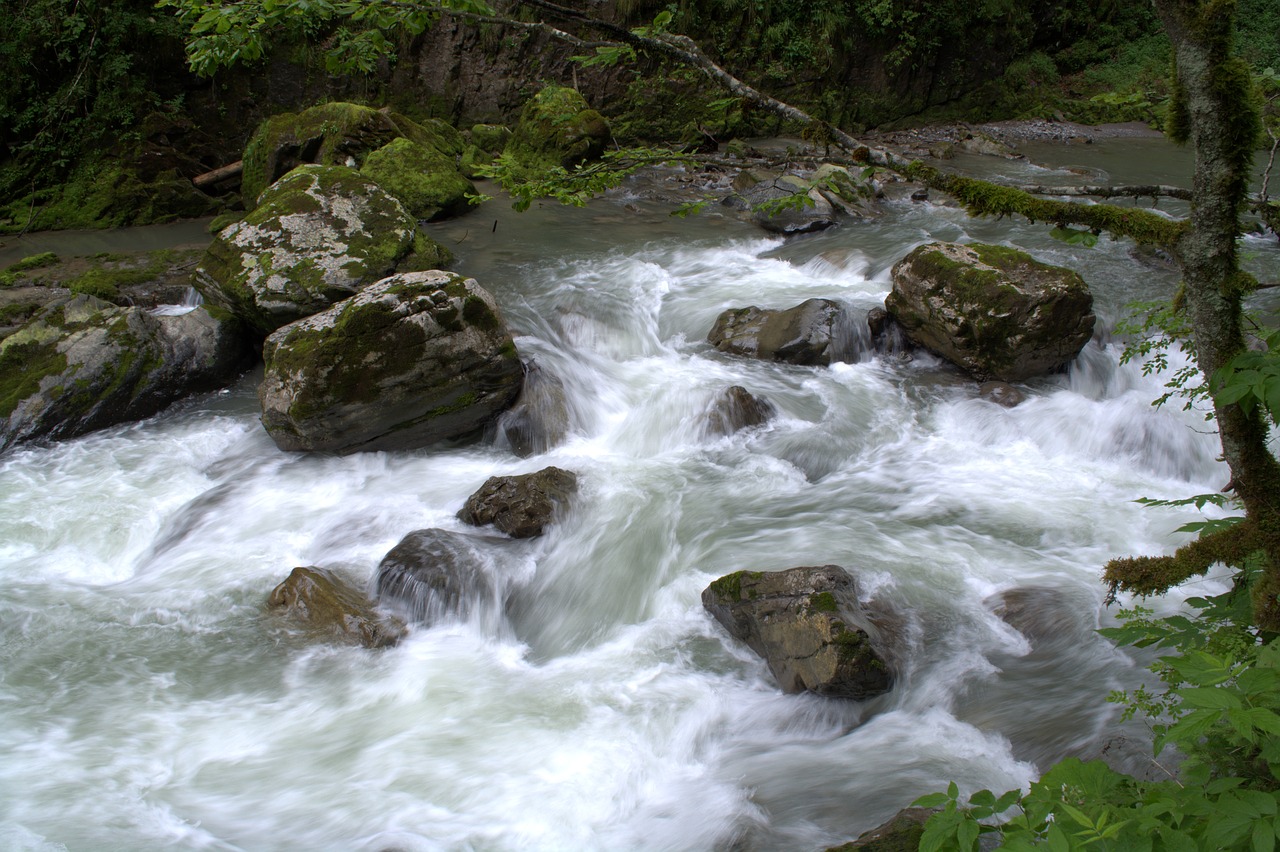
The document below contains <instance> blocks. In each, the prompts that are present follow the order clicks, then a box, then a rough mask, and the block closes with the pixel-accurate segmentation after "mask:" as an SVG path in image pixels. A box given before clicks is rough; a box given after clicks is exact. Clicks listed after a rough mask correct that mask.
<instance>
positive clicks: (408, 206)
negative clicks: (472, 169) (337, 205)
mask: <svg viewBox="0 0 1280 852" xmlns="http://www.w3.org/2000/svg"><path fill="white" fill-rule="evenodd" d="M360 173H361V174H362V175H364V176H366V177H368V178H370V179H371V180H374V181H376V182H377V184H378V185H379V186H381V187H382V188H383V189H385V190H386V191H387V192H389V193H391V194H392V195H393V196H395V197H396V198H397V199H399V200H400V203H401V204H403V205H404V207H405V210H407V211H409V215H410V216H413V217H414V218H415V219H424V220H428V221H433V220H436V219H445V218H448V217H450V216H458V215H461V214H462V213H465V212H467V210H468V209H469V207H470V202H468V200H467V196H469V195H475V194H476V188H475V185H474V184H472V183H471V181H469V180H467V179H466V178H465V177H463V176H462V173H461V172H460V171H458V164H457V161H456V160H455V159H454V158H452V157H446V156H444V155H443V154H441V153H439V152H438V151H436V150H434V149H431V148H427V147H425V146H423V145H420V144H418V143H417V142H414V141H413V140H412V139H407V138H405V137H403V136H402V137H400V138H399V139H393V140H391V141H390V142H388V143H387V144H386V145H384V146H382V147H381V148H379V149H378V150H376V151H374V152H372V153H371V154H369V156H368V157H367V158H366V159H365V161H364V165H363V166H361V167H360Z"/></svg>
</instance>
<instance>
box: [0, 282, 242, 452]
mask: <svg viewBox="0 0 1280 852" xmlns="http://www.w3.org/2000/svg"><path fill="white" fill-rule="evenodd" d="M215 313H216V312H210V311H208V310H206V309H204V308H195V309H193V310H191V311H187V312H185V313H182V314H175V315H168V316H164V315H157V314H154V313H151V312H149V311H147V310H144V309H142V308H122V307H117V306H116V305H112V304H110V303H108V302H104V301H102V300H101V299H97V298H95V297H93V296H88V295H78V296H71V297H67V298H65V299H62V300H60V301H57V302H54V303H53V304H51V305H49V306H47V307H46V308H44V309H43V310H41V311H40V312H39V313H38V314H37V315H36V316H35V317H34V318H33V319H32V320H31V321H30V322H28V323H27V324H25V325H24V326H22V328H20V329H19V330H18V331H17V332H15V333H13V334H11V335H9V336H8V337H6V338H4V339H3V340H0V451H3V450H5V449H8V448H9V447H12V446H14V445H16V444H19V443H23V442H27V441H32V440H37V439H48V438H58V439H61V438H71V437H75V436H77V435H83V434H85V433H86V432H91V431H93V430H95V429H101V428H103V427H105V426H111V425H114V424H117V423H126V422H129V421H132V420H138V419H141V418H143V417H148V416H150V415H152V414H155V413H156V412H158V411H160V410H161V409H163V408H164V407H165V406H167V405H169V404H170V403H172V402H174V401H176V400H178V399H180V398H182V397H184V396H188V395H190V394H192V393H197V392H200V391H206V390H213V389H215V388H219V387H223V386H225V385H226V384H228V383H230V382H231V381H232V379H234V378H235V377H236V376H237V375H239V373H240V372H241V371H243V370H244V369H245V368H247V367H248V365H249V363H250V362H251V361H252V358H253V354H252V348H251V347H250V346H249V344H248V341H247V337H246V335H245V332H244V329H243V328H242V326H241V325H240V323H238V322H237V321H235V320H234V319H233V318H231V317H227V316H225V315H224V316H221V317H220V316H216V315H215Z"/></svg>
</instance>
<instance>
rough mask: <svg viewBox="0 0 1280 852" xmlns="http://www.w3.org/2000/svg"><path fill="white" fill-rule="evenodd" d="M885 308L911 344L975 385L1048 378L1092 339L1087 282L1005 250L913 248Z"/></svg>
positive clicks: (949, 245) (945, 245)
mask: <svg viewBox="0 0 1280 852" xmlns="http://www.w3.org/2000/svg"><path fill="white" fill-rule="evenodd" d="M885 308H886V309H888V311H889V313H890V314H892V315H893V317H894V319H896V320H897V321H898V323H899V325H901V326H902V328H903V330H904V331H905V332H906V334H907V336H908V337H909V338H911V340H912V342H914V343H916V344H917V345H919V346H923V347H925V348H926V349H929V350H931V351H932V352H934V353H935V354H937V355H939V356H941V357H943V358H945V359H946V360H948V361H950V362H952V363H953V364H955V365H956V366H958V367H960V368H962V369H964V370H966V371H967V372H969V373H971V374H972V375H973V376H975V377H976V378H978V379H979V380H987V379H999V380H1000V381H1004V382H1017V381H1022V380H1024V379H1028V378H1031V377H1033V376H1038V375H1042V374H1044V373H1048V372H1051V371H1053V370H1055V369H1057V368H1059V367H1062V366H1064V365H1065V364H1067V363H1068V362H1070V361H1071V360H1072V359H1073V358H1075V357H1076V355H1077V354H1079V352H1080V350H1081V349H1082V348H1084V345H1085V344H1086V343H1088V342H1089V338H1090V337H1092V335H1093V325H1094V315H1093V295H1092V294H1091V293H1090V292H1089V287H1088V286H1087V285H1086V284H1085V282H1084V279H1082V278H1081V277H1080V276H1079V275H1078V274H1077V273H1075V272H1073V271H1071V270H1069V269H1064V268H1062V267H1058V266H1049V265H1048V264H1044V263H1040V262H1039V261H1036V260H1034V259H1033V258H1031V256H1029V255H1027V254H1024V253H1023V252H1020V251H1017V250H1015V249H1010V248H1004V247H1002V246H988V245H981V244H974V245H959V244H956V243H930V244H928V245H923V246H920V247H919V248H916V249H915V250H913V251H912V252H911V253H910V254H908V255H907V256H906V257H905V258H903V259H902V260H901V261H899V262H898V263H897V264H896V265H895V266H894V267H893V290H892V292H890V294H889V296H888V298H886V299H885Z"/></svg>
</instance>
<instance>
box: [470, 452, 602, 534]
mask: <svg viewBox="0 0 1280 852" xmlns="http://www.w3.org/2000/svg"><path fill="white" fill-rule="evenodd" d="M577 490H578V477H577V475H576V474H574V473H573V472H571V471H567V470H561V469H560V468H558V467H547V468H543V469H542V470H539V471H537V472H535V473H526V474H521V475H519V476H491V477H489V478H488V479H487V480H485V483H484V485H482V486H480V488H479V490H477V491H476V492H475V493H474V494H472V495H471V496H470V497H468V498H467V502H466V504H464V505H463V507H462V510H461V511H460V512H458V519H459V520H460V521H462V522H463V523H466V524H471V525H472V526H477V527H482V526H485V525H487V524H493V525H494V526H495V527H496V528H498V529H499V530H501V531H502V532H504V533H506V534H507V535H509V536H511V537H512V538H533V537H534V536H539V535H542V533H543V531H544V530H545V529H546V528H547V526H548V525H549V524H551V523H552V522H553V521H554V520H555V519H556V516H557V515H558V514H559V513H560V512H562V511H564V510H565V509H566V508H567V507H568V504H569V498H570V497H571V496H572V495H573V494H575V493H577Z"/></svg>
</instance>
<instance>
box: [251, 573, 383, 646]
mask: <svg viewBox="0 0 1280 852" xmlns="http://www.w3.org/2000/svg"><path fill="white" fill-rule="evenodd" d="M267 603H268V604H269V605H270V606H271V607H272V609H275V610H277V611H279V612H281V613H282V614H284V615H286V616H288V617H289V618H291V619H293V620H294V621H295V622H297V623H299V624H301V625H302V626H303V627H305V628H307V629H308V630H310V631H313V632H316V633H321V634H324V635H329V636H336V637H338V638H340V639H342V640H345V641H348V642H357V643H359V644H361V645H364V646H365V647H366V648H385V647H387V646H390V645H394V644H396V643H397V642H399V641H400V639H401V638H402V637H403V636H404V632H405V628H404V624H403V623H402V622H400V621H399V620H397V619H395V618H392V617H390V616H387V615H384V614H382V613H380V612H378V611H377V610H376V609H375V608H374V605H373V602H372V601H370V600H369V599H368V598H366V597H365V596H364V594H363V593H361V592H359V591H357V590H356V589H354V588H352V587H351V586H350V585H348V584H347V583H345V582H344V581H342V580H341V579H339V578H338V577H337V575H335V574H334V573H333V572H332V571H327V570H325V569H324V568H314V567H312V568H294V569H293V572H292V573H290V574H289V576H288V578H286V579H285V581H284V582H283V583H281V584H280V585H278V586H276V587H275V589H274V590H272V592H271V596H270V597H269V598H268V599H267Z"/></svg>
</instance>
